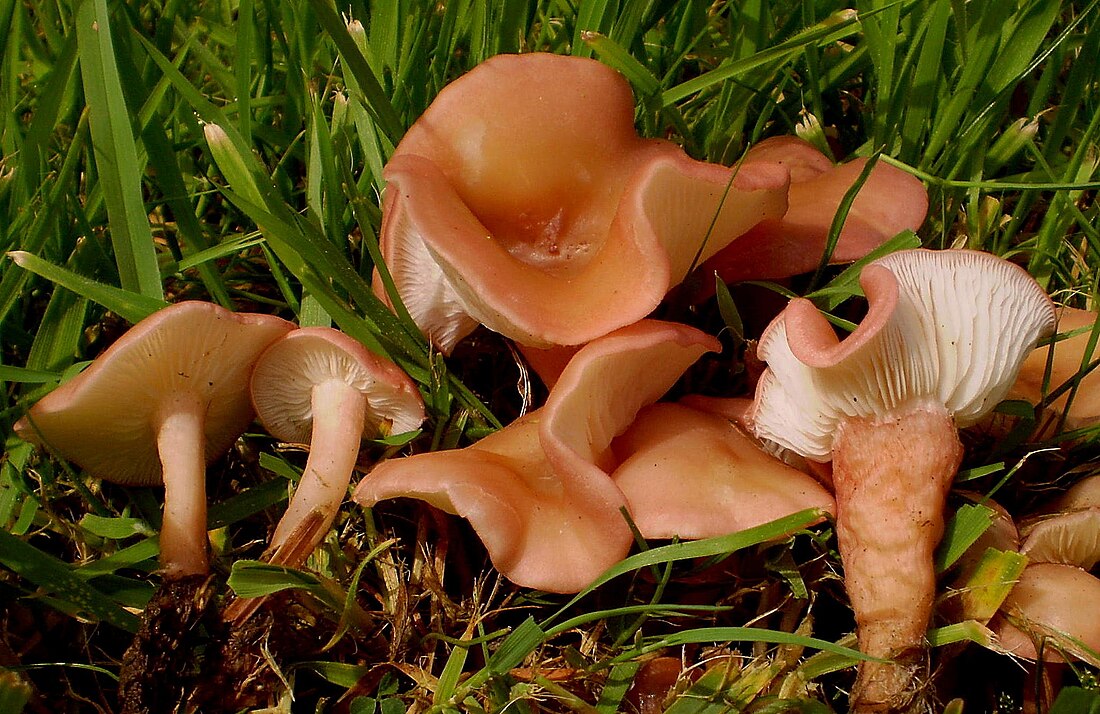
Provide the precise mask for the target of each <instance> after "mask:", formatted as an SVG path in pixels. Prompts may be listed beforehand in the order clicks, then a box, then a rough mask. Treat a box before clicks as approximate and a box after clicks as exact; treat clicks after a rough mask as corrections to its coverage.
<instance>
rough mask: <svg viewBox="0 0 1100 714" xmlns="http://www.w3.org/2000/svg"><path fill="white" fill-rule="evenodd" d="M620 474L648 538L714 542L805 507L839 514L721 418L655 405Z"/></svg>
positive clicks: (636, 426)
mask: <svg viewBox="0 0 1100 714" xmlns="http://www.w3.org/2000/svg"><path fill="white" fill-rule="evenodd" d="M613 448H614V450H615V453H616V456H617V457H618V460H619V461H620V463H619V466H618V467H617V468H616V469H615V471H614V472H612V474H611V477H612V478H613V479H614V480H615V484H616V485H617V486H618V487H619V488H620V489H621V490H622V492H623V493H624V494H625V496H626V500H627V504H628V505H629V510H630V515H631V518H633V520H634V524H635V525H636V526H637V528H638V531H639V532H640V533H641V534H642V536H643V537H645V538H673V537H680V538H711V537H714V536H721V535H726V534H728V533H734V532H737V531H741V530H745V529H746V528H752V527H754V526H759V525H762V524H764V523H768V522H770V521H774V520H776V519H778V518H783V517H784V516H789V515H791V514H792V513H797V512H798V511H802V510H805V509H810V508H813V509H818V510H820V511H822V513H823V514H832V513H835V511H836V503H835V501H834V500H833V497H832V496H831V495H829V493H828V491H826V490H825V489H824V487H822V486H821V484H819V483H818V482H817V481H815V480H814V479H813V478H812V477H810V476H808V475H807V474H805V473H803V472H801V471H798V470H796V469H794V468H791V467H790V466H788V465H786V464H784V463H783V462H782V461H780V460H779V459H777V458H776V457H774V456H772V455H771V454H768V453H766V452H765V451H764V450H763V449H762V448H760V446H759V445H758V444H757V443H756V442H755V441H754V440H753V439H752V437H750V436H748V435H747V434H745V433H743V432H742V431H741V430H740V429H738V428H737V427H735V426H734V425H733V424H732V423H730V421H729V420H728V419H725V418H723V417H721V416H718V415H715V414H710V413H706V412H703V411H698V410H695V409H691V408H689V407H686V406H683V405H681V404H669V403H661V404H653V405H650V406H648V407H646V408H645V409H643V410H642V411H641V412H639V414H638V417H637V418H636V419H635V421H634V423H633V424H632V425H631V427H630V428H629V429H628V430H627V431H626V433H624V434H623V435H622V436H620V437H619V438H618V439H616V440H615V442H614V446H613Z"/></svg>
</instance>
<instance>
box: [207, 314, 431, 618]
mask: <svg viewBox="0 0 1100 714" xmlns="http://www.w3.org/2000/svg"><path fill="white" fill-rule="evenodd" d="M251 384H252V403H253V405H254V406H255V408H256V414H257V416H258V417H259V419H260V422H262V423H263V425H264V427H265V428H266V429H267V430H268V432H269V433H270V434H271V435H272V436H274V437H275V438H277V439H280V440H282V441H286V442H291V443H295V444H309V457H308V458H307V459H306V465H305V469H304V470H303V471H302V478H301V480H300V481H299V483H298V486H297V488H296V489H295V491H294V496H293V497H292V498H291V500H290V504H289V505H288V506H287V509H286V511H285V512H284V513H283V516H282V518H280V519H279V522H278V524H276V526H275V532H274V533H273V534H272V536H271V542H270V543H269V545H268V548H267V551H266V552H265V554H264V559H265V560H267V561H268V562H270V563H272V564H275V565H284V566H287V567H290V568H296V567H298V566H299V565H301V564H302V563H303V562H305V559H306V558H307V557H309V554H310V553H312V552H313V550H314V549H315V548H316V547H317V545H318V544H319V543H320V542H321V540H322V539H323V538H324V537H325V534H326V533H328V531H329V528H331V527H332V522H333V521H334V520H335V518H336V514H337V513H338V512H339V510H340V504H342V503H343V502H344V499H345V498H346V497H347V495H348V485H349V484H350V483H351V475H352V472H353V471H354V470H355V465H356V462H357V460H358V458H359V448H360V445H361V442H362V440H363V439H364V438H373V437H380V436H387V435H389V434H401V433H405V432H409V431H413V430H415V429H417V428H419V427H420V425H421V424H422V423H423V422H424V419H425V416H426V415H425V412H424V400H423V399H422V398H421V396H420V392H419V391H417V388H416V384H415V383H414V382H413V381H412V379H411V378H410V377H409V376H408V375H407V374H405V372H403V371H402V370H401V368H400V367H398V366H397V365H395V364H394V363H393V362H391V361H390V360H388V359H386V358H385V357H381V356H379V355H376V354H374V353H373V352H371V351H370V350H368V349H367V348H366V347H364V346H363V345H362V344H361V343H359V342H358V341H357V340H355V339H353V338H352V337H349V336H348V335H346V334H344V333H342V332H340V331H338V330H334V329H332V328H330V327H303V328H301V329H298V330H295V331H294V332H291V333H290V334H288V335H286V336H285V337H283V338H282V339H280V340H277V341H276V342H274V343H273V344H272V345H271V346H270V347H268V348H267V349H266V350H264V352H263V354H262V355H260V357H259V359H258V360H257V362H256V368H255V369H254V370H253V372H252V383H251ZM263 600H264V598H262V597H259V598H242V599H238V600H235V601H234V602H233V603H231V604H230V605H229V607H228V608H226V611H225V616H224V617H225V620H226V621H227V622H231V623H234V624H238V625H239V624H240V623H242V622H244V621H245V620H247V619H248V618H249V617H250V616H251V615H252V613H254V612H255V611H256V610H257V609H258V608H259V607H260V605H261V604H262V603H263Z"/></svg>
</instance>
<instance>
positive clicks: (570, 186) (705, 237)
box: [375, 53, 789, 353]
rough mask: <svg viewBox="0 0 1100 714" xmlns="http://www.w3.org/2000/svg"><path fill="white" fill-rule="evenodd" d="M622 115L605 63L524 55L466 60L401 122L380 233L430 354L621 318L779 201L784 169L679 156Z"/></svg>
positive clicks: (540, 337)
mask: <svg viewBox="0 0 1100 714" xmlns="http://www.w3.org/2000/svg"><path fill="white" fill-rule="evenodd" d="M633 117H634V101H633V96H632V94H631V91H630V86H629V84H628V83H627V82H626V80H625V79H624V78H623V77H622V76H621V75H619V74H618V73H616V72H615V71H614V70H612V69H610V68H609V67H607V66H606V65H603V64H601V63H599V62H597V61H595V60H590V59H585V58H577V57H569V56H561V55H552V54H542V53H531V54H523V55H499V56H497V57H493V58H491V59H489V60H487V61H486V62H483V63H482V64H480V65H478V66H477V67H476V68H474V69H473V70H471V71H470V72H468V73H467V74H465V75H463V76H462V77H460V78H459V79H457V80H455V81H454V82H453V83H451V84H450V85H448V86H447V87H445V88H444V89H443V91H442V92H440V93H439V95H438V96H437V97H436V99H435V100H434V101H433V102H432V105H431V106H430V107H429V108H428V110H427V111H425V113H424V114H423V115H422V116H421V117H420V118H419V119H418V120H417V122H416V123H415V124H414V125H413V126H412V127H411V128H410V129H409V131H408V133H407V134H406V135H405V137H404V138H403V139H402V140H401V142H400V144H399V145H398V146H397V148H396V150H395V151H394V155H393V157H392V158H391V160H390V162H389V163H388V165H387V166H386V170H385V178H386V181H387V182H388V187H387V190H386V193H385V195H384V197H383V214H384V218H383V226H382V231H381V235H380V242H381V248H382V253H383V256H384V258H385V260H386V265H387V267H388V268H389V270H390V272H391V273H392V274H393V276H394V281H395V284H396V286H397V290H398V292H399V294H400V295H401V298H402V300H403V302H404V303H405V305H406V307H407V308H408V309H409V311H410V313H411V314H412V316H413V318H414V320H415V321H416V322H417V324H418V325H419V326H420V328H421V329H422V330H423V331H424V332H425V333H426V334H427V335H428V336H429V337H430V338H431V339H432V341H433V342H434V343H435V344H437V345H438V346H439V348H440V349H441V350H442V351H443V352H444V353H449V352H450V350H451V349H452V348H453V347H454V345H455V344H456V343H457V342H458V341H459V340H460V339H462V337H463V336H465V335H466V334H468V333H469V332H470V331H471V330H472V329H473V328H474V327H475V326H476V325H477V324H478V323H480V324H484V325H486V326H487V327H489V328H490V329H492V330H494V331H496V332H499V333H501V334H503V335H505V336H507V337H510V338H512V339H514V340H516V341H517V342H520V343H523V344H527V345H531V346H534V347H549V346H551V345H576V344H582V343H584V342H587V341H589V340H591V339H593V338H595V337H598V336H600V335H604V334H606V333H608V332H610V331H612V330H614V329H617V328H619V327H622V326H624V325H628V324H631V323H633V322H635V321H637V320H639V319H641V318H643V317H645V316H646V315H648V314H649V313H650V312H651V311H652V310H653V309H654V308H655V307H656V306H657V305H658V303H659V302H660V301H661V299H662V298H663V297H664V295H665V293H666V292H667V291H668V290H669V288H670V287H671V286H672V285H674V284H676V283H678V282H679V281H680V280H681V279H683V277H684V276H685V275H686V273H687V272H688V270H689V269H690V268H691V266H692V264H693V263H694V262H696V260H705V259H706V258H707V257H708V256H709V255H711V254H713V253H714V252H715V251H717V250H719V249H720V248H722V247H723V246H725V245H726V244H728V243H729V242H730V241H731V240H733V239H735V238H736V237H738V236H740V235H741V234H743V233H744V232H745V231H747V230H748V229H749V228H750V227H751V226H753V225H755V224H756V223H758V222H759V221H761V220H763V219H765V218H768V217H778V216H780V215H782V213H783V212H784V211H785V210H786V194H787V185H788V182H789V174H788V172H787V170H786V169H785V168H783V167H781V166H779V165H778V164H774V163H768V162H755V163H753V164H752V165H750V166H744V167H741V169H740V170H739V171H737V172H736V174H735V173H734V172H733V171H732V170H731V169H729V168H727V167H723V166H718V165H714V164H707V163H704V162H700V161H694V160H692V159H690V158H688V157H687V155H686V154H684V152H683V151H682V150H681V149H680V148H679V147H677V146H675V145H674V144H671V143H669V142H667V141H663V140H655V139H642V138H640V137H639V136H638V135H637V133H636V131H635V128H634V122H633ZM380 285H381V283H380V281H376V282H375V286H376V288H375V289H376V291H378V292H379V293H380V294H381V292H382V290H381V287H380Z"/></svg>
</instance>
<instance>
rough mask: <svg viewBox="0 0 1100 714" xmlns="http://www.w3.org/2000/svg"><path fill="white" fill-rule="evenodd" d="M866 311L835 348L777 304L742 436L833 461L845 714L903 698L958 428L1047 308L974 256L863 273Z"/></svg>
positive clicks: (937, 255) (919, 654)
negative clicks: (850, 645)
mask: <svg viewBox="0 0 1100 714" xmlns="http://www.w3.org/2000/svg"><path fill="white" fill-rule="evenodd" d="M860 280H861V284H862V286H863V289H864V292H865V294H866V296H867V302H868V309H867V314H866V316H865V317H864V319H863V321H862V322H861V323H860V325H859V326H858V327H857V329H856V330H855V331H854V332H853V333H852V334H851V335H849V336H848V337H847V338H845V339H844V340H843V341H841V340H839V339H838V338H837V336H836V334H835V333H834V332H833V329H832V327H831V326H830V324H829V322H828V321H827V320H826V319H825V318H824V317H823V316H822V315H821V313H819V312H818V311H817V309H816V308H815V307H814V305H813V303H811V302H809V301H808V300H804V299H796V300H792V301H791V303H790V304H789V305H788V306H787V308H786V309H785V310H784V311H783V312H782V313H781V314H780V315H779V317H777V318H776V319H775V320H774V321H773V322H772V324H771V325H769V327H768V328H767V329H766V330H765V332H764V334H763V335H762V336H761V338H760V343H759V348H758V354H759V356H760V357H761V358H762V359H763V360H765V361H766V362H767V363H768V369H767V371H765V373H764V374H763V375H762V376H761V379H760V381H759V383H758V385H757V392H756V400H755V404H754V408H753V412H752V414H751V415H750V421H751V423H752V425H753V428H754V430H755V433H756V434H757V436H759V437H761V438H766V439H770V440H772V441H775V442H777V443H778V444H780V445H781V446H784V447H786V448H789V449H791V450H793V451H795V452H797V453H799V454H802V455H803V456H805V457H806V458H808V459H811V460H816V461H827V460H830V459H832V462H833V471H832V473H833V483H834V485H835V489H836V500H837V538H838V543H839V548H840V555H841V559H842V561H843V564H844V572H845V587H846V589H847V591H848V594H849V597H850V599H851V603H852V608H853V610H854V612H855V616H856V624H857V635H858V640H859V643H860V648H861V649H862V650H863V651H864V652H865V653H867V654H869V655H872V656H875V657H882V658H888V659H893V660H894V661H892V662H886V663H877V662H865V663H862V664H861V666H860V668H859V673H858V675H857V679H856V683H855V686H854V687H853V691H852V697H851V701H852V710H853V711H855V712H863V711H877V710H879V709H890V708H891V707H895V708H902V707H904V706H907V705H908V704H909V702H910V701H911V700H912V698H913V697H914V696H915V694H916V692H915V685H916V684H917V683H916V681H915V677H916V672H917V671H918V667H919V665H920V663H921V661H922V660H923V659H924V656H925V649H926V647H925V639H924V635H925V631H926V629H927V627H928V622H929V617H930V615H931V612H932V606H933V600H934V597H935V585H936V583H935V570H934V567H933V560H932V556H933V552H934V550H935V547H936V545H937V543H938V542H939V539H940V537H941V536H942V534H943V527H944V517H943V512H944V505H945V500H946V496H947V493H948V491H949V489H950V487H951V483H952V480H953V478H954V476H955V473H956V470H957V468H958V466H959V463H960V461H961V459H962V445H961V444H960V442H959V439H958V434H957V429H958V428H959V427H961V426H966V425H969V424H972V423H974V422H975V421H976V420H977V419H979V418H981V417H982V416H983V415H984V414H986V413H987V412H988V411H989V410H991V409H992V408H993V407H994V406H996V404H997V403H998V402H999V401H1000V400H1001V399H1002V398H1003V396H1004V395H1005V393H1006V392H1007V391H1008V389H1009V387H1010V386H1011V384H1012V381H1013V380H1014V379H1015V377H1016V373H1017V371H1018V369H1019V367H1020V364H1021V363H1022V362H1023V360H1024V358H1025V357H1026V356H1027V354H1028V352H1029V351H1030V350H1031V349H1032V348H1034V346H1035V344H1036V342H1037V341H1038V339H1039V338H1040V337H1042V336H1044V335H1047V334H1050V332H1051V331H1052V330H1053V329H1054V317H1055V315H1054V306H1053V304H1052V303H1051V301H1050V299H1049V298H1048V297H1047V296H1046V294H1045V293H1044V292H1043V290H1042V288H1041V287H1040V286H1039V285H1038V284H1037V283H1036V282H1035V281H1034V280H1033V279H1032V278H1031V277H1030V276H1029V275H1028V274H1027V273H1026V272H1025V271H1024V270H1022V269H1021V268H1019V267H1018V266H1016V265H1014V264H1012V263H1009V262H1008V261H1005V260H1002V259H1001V258H998V257H996V256H993V255H990V254H987V253H980V252H976V251H956V250H945V251H931V250H923V249H920V250H909V251H900V252H898V253H894V254H891V255H889V256H886V257H885V258H882V259H879V260H877V261H875V262H873V263H871V264H870V265H868V266H867V267H866V268H864V270H863V273H862V275H861V278H860Z"/></svg>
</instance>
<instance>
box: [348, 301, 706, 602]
mask: <svg viewBox="0 0 1100 714" xmlns="http://www.w3.org/2000/svg"><path fill="white" fill-rule="evenodd" d="M717 349H719V345H718V342H717V340H715V339H714V338H712V337H710V336H708V335H705V334H703V333H702V332H699V331H698V330H696V329H694V328H691V327H687V326H685V325H678V324H674V323H666V322H659V321H655V320H643V321H641V322H639V323H636V324H634V325H630V326H628V327H624V328H621V329H619V330H616V331H615V332H612V333H611V334H609V335H606V336H604V337H601V338H599V339H596V340H593V341H592V342H590V343H589V344H587V345H585V346H584V347H583V348H582V349H581V350H580V351H578V353H577V355H576V356H575V357H574V358H573V359H572V360H571V361H570V363H569V365H568V366H567V367H566V369H565V370H564V371H563V373H562V375H561V378H560V379H559V380H558V382H557V384H556V385H555V386H554V388H553V389H552V390H551V392H550V395H549V397H548V399H547V402H546V404H545V406H543V407H542V408H540V409H538V410H536V411H534V412H532V413H530V414H528V415H526V416H524V417H522V418H520V419H518V420H517V421H515V422H513V423H512V424H509V425H508V426H506V427H504V428H503V429H501V430H500V431H497V432H495V433H493V434H490V435H489V436H487V437H485V438H484V439H482V440H480V441H478V442H477V443H476V444H474V445H472V446H469V447H466V448H464V449H458V450H451V451H437V452H431V453H426V454H418V455H416V456H411V457H406V458H402V459H391V460H389V461H386V462H383V463H382V464H380V465H379V466H378V467H376V468H375V469H374V470H373V471H372V472H371V473H370V474H368V475H367V477H366V478H364V479H363V481H362V482H360V484H359V486H358V488H356V490H355V494H354V496H353V498H354V499H355V500H356V501H357V502H358V503H360V504H361V505H365V506H370V505H373V504H375V503H377V502H379V501H382V500H385V499H389V498H398V497H408V498H417V499H420V500H423V501H426V502H428V503H430V504H432V505H433V506H435V507H437V508H440V509H441V510H444V511H447V512H448V513H452V514H456V515H460V516H463V517H465V518H466V519H468V520H469V522H470V524H471V525H472V526H473V528H474V530H475V531H476V533H477V534H478V537H479V538H480V539H481V541H482V542H483V543H484V544H485V547H486V549H487V550H488V552H489V556H490V558H491V559H492V561H493V564H494V565H495V566H496V568H497V570H498V571H500V573H501V574H503V575H504V576H505V577H507V578H508V579H509V580H511V581H513V582H515V583H517V584H519V585H522V586H526V587H533V588H540V589H543V590H550V591H554V592H577V591H579V590H581V589H582V588H584V587H585V586H586V585H588V584H589V583H591V582H592V581H593V580H595V579H596V577H597V576H599V575H600V574H601V573H602V572H603V571H604V570H606V569H607V568H608V567H610V566H611V565H613V564H614V563H616V562H617V561H619V560H620V559H622V558H623V556H625V555H626V553H627V551H628V550H629V548H630V544H631V542H632V535H631V532H630V529H629V527H628V526H627V522H626V520H625V519H624V518H623V516H622V513H621V509H623V508H624V507H625V506H626V501H625V499H624V498H623V495H622V492H621V491H619V489H618V488H617V487H616V486H615V484H614V483H613V482H612V480H611V479H610V477H609V476H608V472H609V471H610V470H611V469H612V468H613V467H614V456H613V454H612V452H611V450H610V444H611V440H612V439H613V438H614V437H615V436H616V435H618V434H620V433H622V432H623V431H624V430H626V428H627V427H628V426H629V425H630V423H631V422H632V421H633V420H634V417H635V415H636V414H637V412H638V410H640V409H641V408H642V407H643V406H645V405H646V404H649V403H651V402H653V401H655V400H656V399H658V398H659V397H660V396H661V395H662V394H664V392H665V391H666V390H667V389H668V388H669V387H670V386H671V385H672V384H673V383H674V382H675V381H676V380H677V379H678V378H679V376H680V374H681V373H682V372H683V371H684V370H685V369H687V367H689V366H690V365H691V364H692V363H693V362H695V361H696V360H697V359H698V358H699V357H700V356H701V355H702V354H704V353H705V352H708V351H713V350H717Z"/></svg>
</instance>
